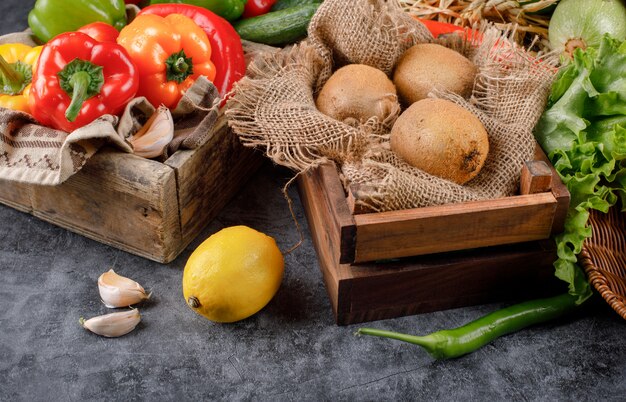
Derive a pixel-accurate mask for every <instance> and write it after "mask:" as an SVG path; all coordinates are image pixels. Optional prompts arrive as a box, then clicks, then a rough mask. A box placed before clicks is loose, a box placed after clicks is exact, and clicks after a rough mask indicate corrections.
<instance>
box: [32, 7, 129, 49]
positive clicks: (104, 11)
mask: <svg viewBox="0 0 626 402" xmlns="http://www.w3.org/2000/svg"><path fill="white" fill-rule="evenodd" d="M96 21H102V22H106V23H107V24H111V25H113V26H114V27H115V28H116V29H117V30H118V31H119V30H120V29H122V28H123V27H124V26H125V25H126V5H125V3H124V0H37V2H36V3H35V5H34V6H33V9H32V10H31V11H30V13H29V14H28V26H29V27H30V29H31V30H32V31H33V33H34V34H35V36H36V37H37V38H39V39H40V40H42V41H43V42H47V41H49V40H50V39H52V38H53V37H55V36H57V35H58V34H61V33H63V32H71V31H76V30H77V29H78V28H80V27H82V26H83V25H87V24H89V23H92V22H96Z"/></svg>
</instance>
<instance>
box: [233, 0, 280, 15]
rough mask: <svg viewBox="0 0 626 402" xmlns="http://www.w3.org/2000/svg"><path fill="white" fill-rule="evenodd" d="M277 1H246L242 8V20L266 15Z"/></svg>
mask: <svg viewBox="0 0 626 402" xmlns="http://www.w3.org/2000/svg"><path fill="white" fill-rule="evenodd" d="M276 1H277V0H248V1H247V2H246V5H245V7H244V8H243V15H242V17H243V18H252V17H257V16H259V15H263V14H267V13H269V12H270V9H271V8H272V6H273V5H274V3H276Z"/></svg>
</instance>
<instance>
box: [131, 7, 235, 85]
mask: <svg viewBox="0 0 626 402" xmlns="http://www.w3.org/2000/svg"><path fill="white" fill-rule="evenodd" d="M142 14H156V15H159V16H161V17H165V16H167V15H169V14H182V15H184V16H186V17H189V18H191V19H192V20H193V21H194V22H195V23H196V24H198V25H199V26H200V28H202V30H203V31H204V32H206V34H207V36H208V37H209V42H210V43H211V51H212V53H211V61H212V62H213V64H214V65H215V70H216V74H215V78H214V79H213V84H214V85H215V87H216V88H217V90H218V91H219V93H220V95H222V96H224V95H225V94H226V93H228V91H230V90H231V88H232V87H233V84H234V83H235V82H236V81H238V80H239V79H240V78H241V77H243V76H244V75H245V74H246V61H245V58H244V55H243V48H242V46H241V39H240V38H239V35H238V34H237V32H236V31H235V29H234V28H233V27H232V25H230V23H229V22H228V21H226V20H225V19H224V18H222V17H220V16H218V15H217V14H215V13H213V12H211V11H209V10H207V9H206V8H202V7H198V6H192V5H189V4H170V3H166V4H154V5H151V6H148V7H146V8H144V9H142V10H141V12H140V13H139V15H142Z"/></svg>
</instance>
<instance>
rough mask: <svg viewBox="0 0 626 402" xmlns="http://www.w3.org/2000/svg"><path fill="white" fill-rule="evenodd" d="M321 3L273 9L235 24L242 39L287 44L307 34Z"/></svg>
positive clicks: (271, 43) (268, 43) (267, 43)
mask: <svg viewBox="0 0 626 402" xmlns="http://www.w3.org/2000/svg"><path fill="white" fill-rule="evenodd" d="M319 5H320V4H319V3H313V4H303V5H299V6H295V7H290V8H286V9H284V10H279V11H271V12H269V13H267V14H263V15H259V16H258V17H252V18H248V19H244V20H241V21H238V22H236V23H234V24H233V26H234V27H235V30H236V31H237V33H238V34H239V36H240V37H241V39H245V40H249V41H251V42H257V43H264V44H266V45H287V44H289V43H293V42H296V41H297V40H298V39H302V38H304V37H305V36H306V34H307V28H308V27H309V22H310V21H311V17H313V14H315V11H317V8H318V7H319Z"/></svg>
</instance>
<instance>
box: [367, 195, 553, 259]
mask: <svg viewBox="0 0 626 402" xmlns="http://www.w3.org/2000/svg"><path fill="white" fill-rule="evenodd" d="M555 210H556V200H555V199H554V196H553V195H552V194H551V193H549V192H548V193H540V194H533V195H525V196H516V197H507V198H502V199H498V200H487V201H477V202H471V203H463V204H454V205H442V206H438V207H427V208H417V209H413V210H407V211H393V212H389V213H378V214H364V215H356V216H355V221H356V225H357V236H356V256H355V261H356V262H364V261H374V260H379V259H387V258H398V257H407V256H416V255H424V254H431V253H439V252H445V251H453V250H465V249H472V248H478V247H487V246H495V245H501V244H511V243H521V242H526V241H531V240H540V239H546V238H548V237H549V236H550V233H551V230H552V221H553V218H554V213H555Z"/></svg>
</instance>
